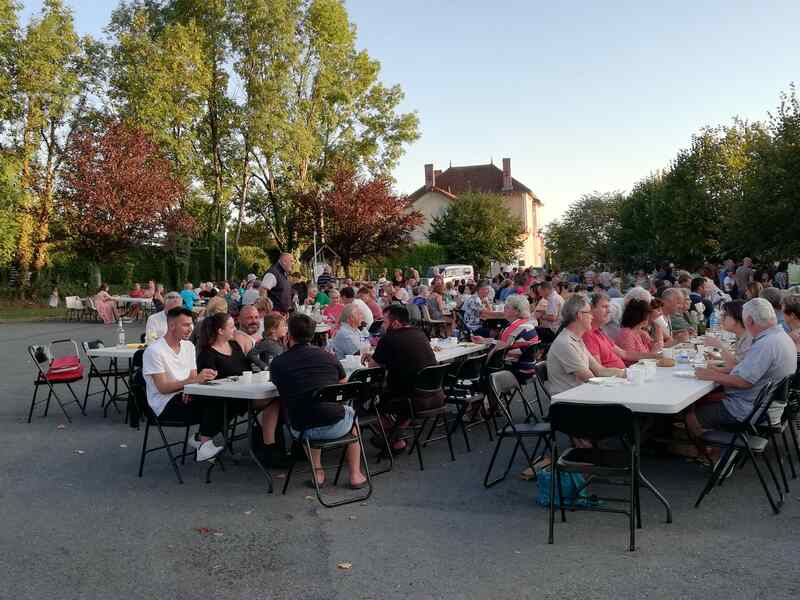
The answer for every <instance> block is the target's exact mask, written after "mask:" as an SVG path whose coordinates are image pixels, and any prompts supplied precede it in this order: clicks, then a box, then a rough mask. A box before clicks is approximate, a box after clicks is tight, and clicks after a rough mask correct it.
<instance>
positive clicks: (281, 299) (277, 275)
mask: <svg viewBox="0 0 800 600" xmlns="http://www.w3.org/2000/svg"><path fill="white" fill-rule="evenodd" d="M293 266H294V256H292V255H291V254H289V253H288V252H284V253H283V254H281V255H280V257H279V258H278V261H277V262H276V263H275V264H274V265H272V266H271V267H270V268H269V270H268V271H267V273H266V274H265V275H264V279H263V280H262V282H261V285H262V286H263V287H265V288H267V289H268V290H269V299H270V300H272V304H273V306H274V307H275V310H276V311H278V312H279V313H282V314H284V315H285V314H288V313H289V309H290V308H291V307H292V285H291V284H290V283H289V273H291V272H292V267H293Z"/></svg>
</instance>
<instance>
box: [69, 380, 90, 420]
mask: <svg viewBox="0 0 800 600" xmlns="http://www.w3.org/2000/svg"><path fill="white" fill-rule="evenodd" d="M67 389H68V390H69V392H70V394H72V397H73V398H74V399H75V404H77V405H78V410H80V411H81V414H82V415H83V416H84V417H85V416H86V411H85V410H83V405H82V404H81V401H80V400H79V399H78V395H77V394H76V393H75V390H73V389H72V385H71V384H69V383H68V384H67Z"/></svg>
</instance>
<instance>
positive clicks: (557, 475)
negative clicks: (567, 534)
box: [552, 464, 567, 523]
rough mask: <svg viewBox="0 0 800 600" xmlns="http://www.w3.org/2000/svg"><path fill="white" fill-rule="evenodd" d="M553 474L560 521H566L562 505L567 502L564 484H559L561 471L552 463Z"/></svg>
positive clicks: (565, 512)
mask: <svg viewBox="0 0 800 600" xmlns="http://www.w3.org/2000/svg"><path fill="white" fill-rule="evenodd" d="M552 474H553V476H554V477H555V478H556V485H557V486H558V505H559V507H560V508H561V522H562V523H566V522H567V511H566V508H565V507H564V505H565V504H566V503H567V502H566V500H565V498H564V486H563V485H561V471H559V470H558V467H557V466H556V465H555V464H554V465H553V471H552Z"/></svg>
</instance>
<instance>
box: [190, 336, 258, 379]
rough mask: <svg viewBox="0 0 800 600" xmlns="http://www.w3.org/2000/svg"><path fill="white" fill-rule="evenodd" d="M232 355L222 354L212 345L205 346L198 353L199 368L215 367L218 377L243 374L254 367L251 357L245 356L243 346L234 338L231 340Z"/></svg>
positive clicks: (199, 369) (200, 369)
mask: <svg viewBox="0 0 800 600" xmlns="http://www.w3.org/2000/svg"><path fill="white" fill-rule="evenodd" d="M230 345H231V355H230V356H228V355H226V354H222V353H221V352H219V351H217V350H215V349H214V348H212V347H210V346H209V347H208V348H205V349H203V350H201V351H200V354H198V355H197V370H198V371H202V370H203V369H214V370H215V371H216V372H217V379H223V378H225V377H231V376H232V375H241V374H242V373H243V372H244V371H249V370H251V368H252V365H251V363H250V359H248V358H247V356H245V354H244V352H243V351H242V347H241V346H240V345H239V344H238V343H237V342H235V341H234V340H231V341H230Z"/></svg>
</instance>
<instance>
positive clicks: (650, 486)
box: [636, 417, 672, 523]
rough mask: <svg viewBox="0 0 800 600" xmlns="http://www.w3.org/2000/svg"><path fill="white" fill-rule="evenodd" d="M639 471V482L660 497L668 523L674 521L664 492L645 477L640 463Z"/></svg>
mask: <svg viewBox="0 0 800 600" xmlns="http://www.w3.org/2000/svg"><path fill="white" fill-rule="evenodd" d="M636 428H637V429H639V419H638V417H637V418H636ZM637 437H638V432H637ZM637 471H638V472H637V476H638V478H639V482H640V483H641V484H642V485H643V486H644V487H646V488H647V489H648V490H650V491H651V492H653V495H654V496H655V497H656V498H657V499H658V501H659V502H661V504H663V505H664V508H666V509H667V523H672V507H671V506H670V504H669V501H668V500H667V499H666V498H665V497H664V494H662V493H661V492H660V491H659V489H658V488H657V487H656V486H654V485H653V484H652V483H651V482H650V480H648V479H647V477H645V476H644V475H643V474H642V470H641V467H640V466H638V465H637Z"/></svg>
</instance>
